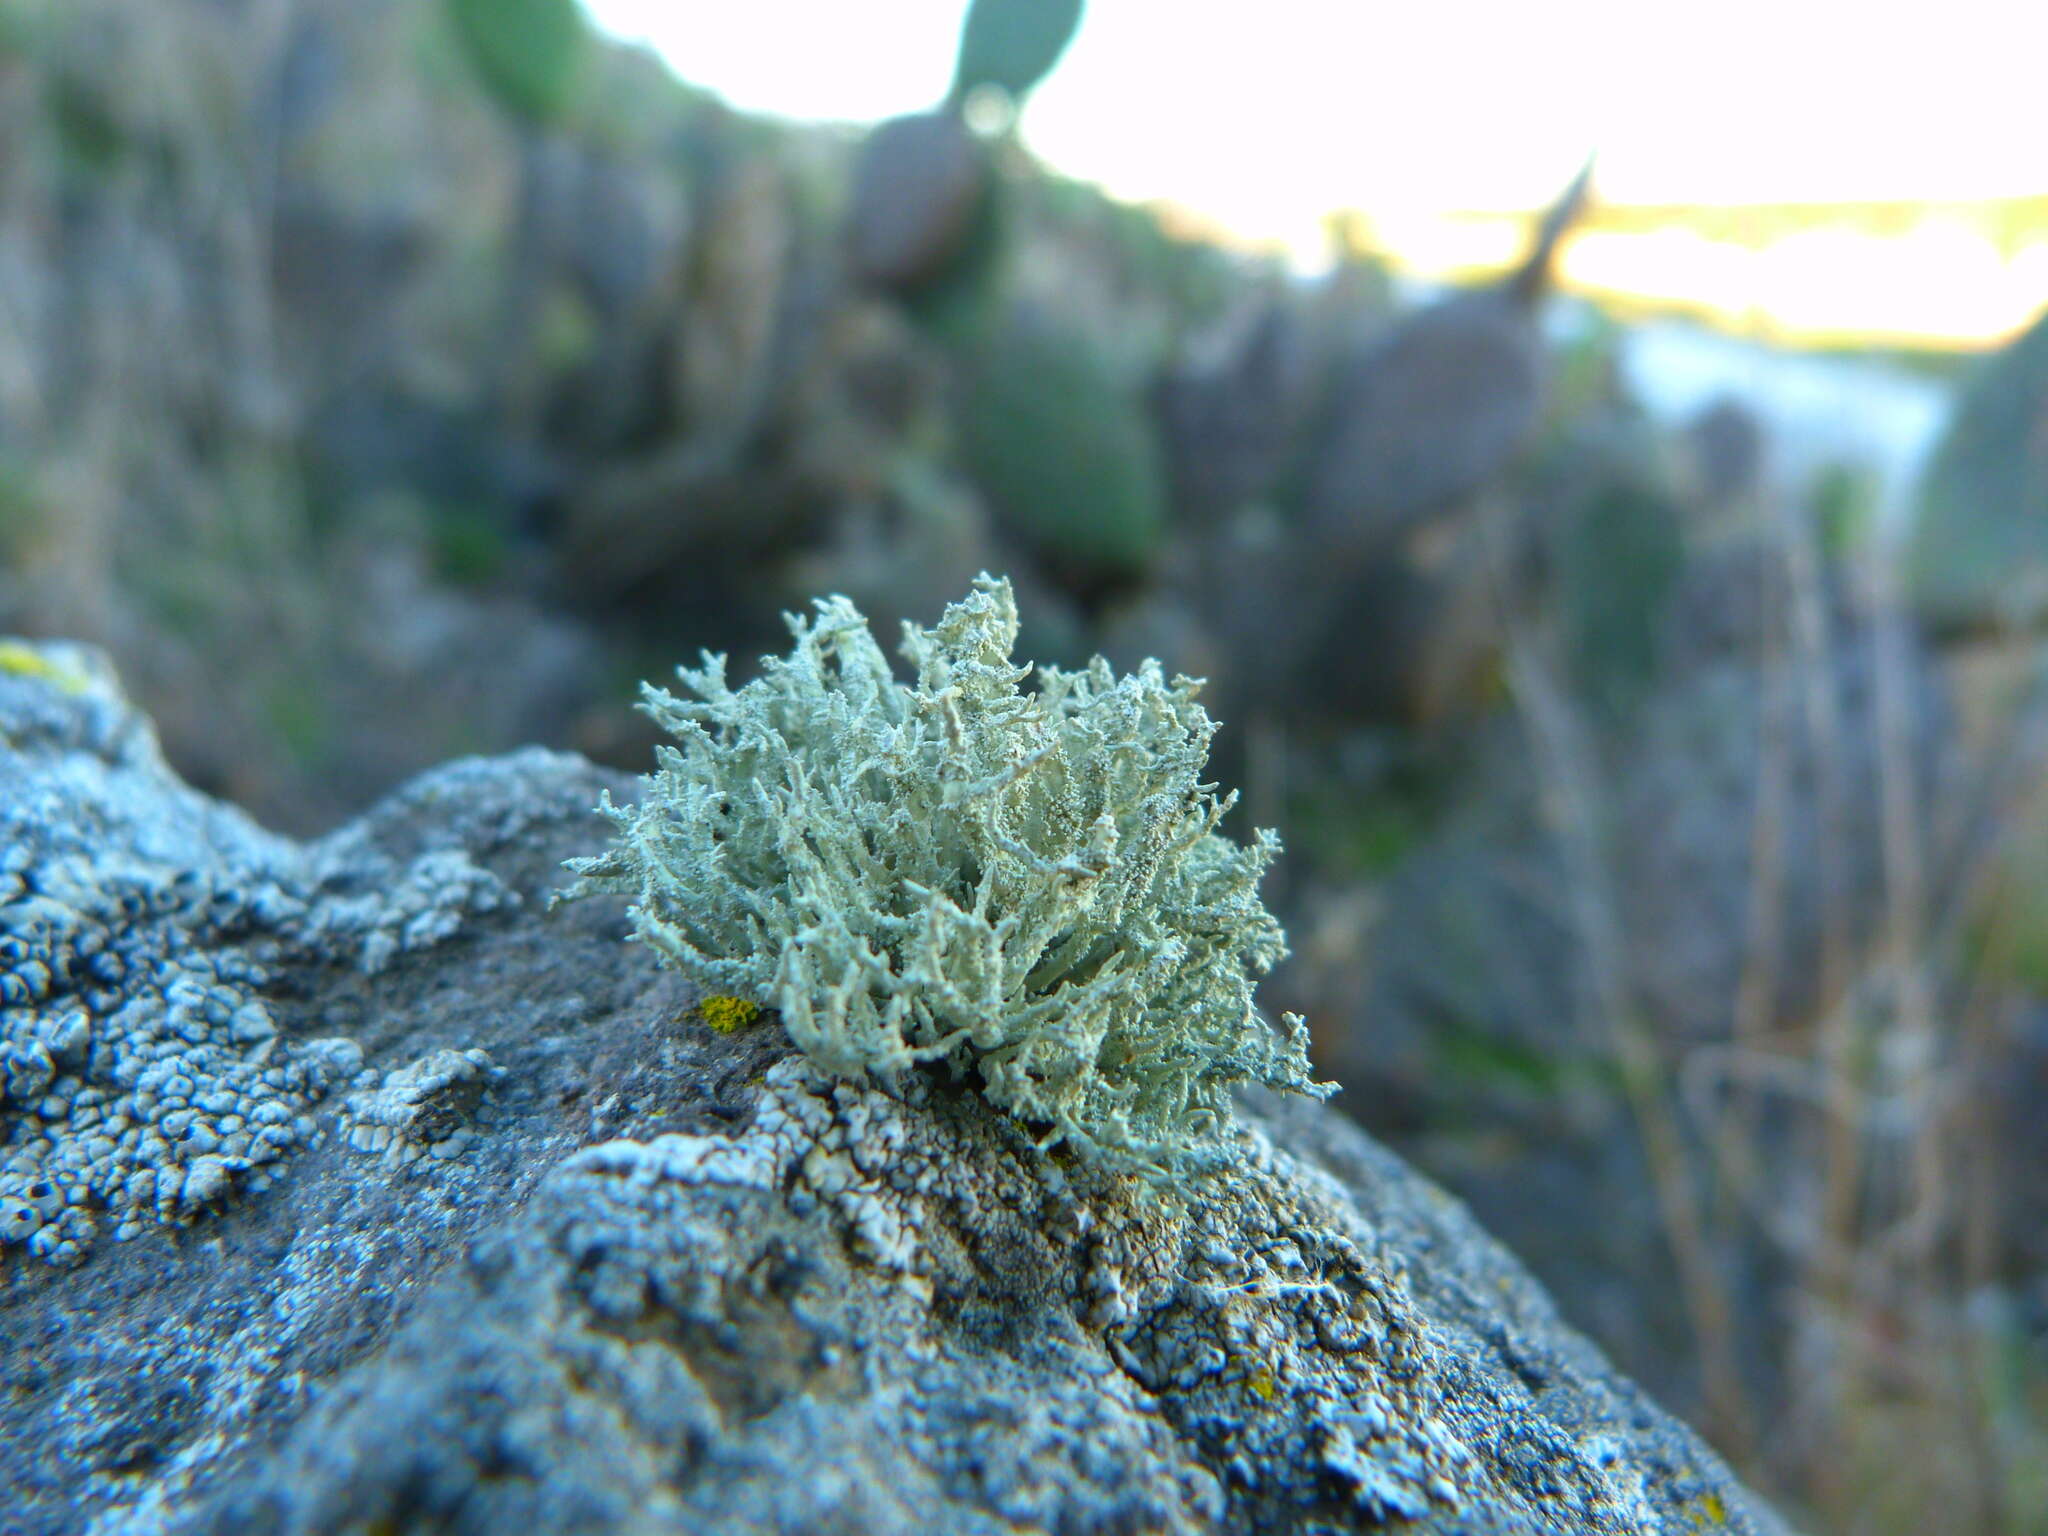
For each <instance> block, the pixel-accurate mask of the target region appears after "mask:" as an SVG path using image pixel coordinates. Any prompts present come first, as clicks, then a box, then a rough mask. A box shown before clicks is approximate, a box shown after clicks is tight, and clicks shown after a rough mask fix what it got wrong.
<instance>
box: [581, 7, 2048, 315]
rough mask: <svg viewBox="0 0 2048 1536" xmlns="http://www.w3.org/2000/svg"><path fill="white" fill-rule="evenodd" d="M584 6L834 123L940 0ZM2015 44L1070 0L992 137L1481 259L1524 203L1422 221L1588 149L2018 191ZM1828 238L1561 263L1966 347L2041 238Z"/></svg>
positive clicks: (1695, 297) (1498, 193) (1301, 240)
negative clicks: (1058, 44) (1472, 222)
mask: <svg viewBox="0 0 2048 1536" xmlns="http://www.w3.org/2000/svg"><path fill="white" fill-rule="evenodd" d="M584 3H585V4H586V5H587V6H588V8H589V9H590V11H591V13H592V15H593V16H595V17H596V18H597V20H598V22H599V24H600V25H602V26H604V27H605V28H607V29H608V30H610V31H612V32H614V33H617V34H619V35H621V36H624V37H629V38H636V39H640V40H643V41H645V42H647V43H649V44H651V45H652V46H653V47H654V48H655V49H656V51H658V52H659V53H661V54H662V55H663V56H664V57H666V58H667V59H668V61H669V62H670V64H671V65H672V66H673V68H674V69H675V70H676V72H677V73H678V74H679V75H681V76H683V77H684V78H685V79H687V80H690V81H692V82H693V83H695V84H697V85H701V86H705V87H708V88H710V89H711V90H714V91H716V92H718V93H719V94H720V95H722V96H723V97H724V98H725V99H726V100H727V101H729V102H730V103H731V104H732V105H734V106H735V107H738V108H740V109H742V110H745V111H752V112H761V113H771V114H776V115H780V116H784V117H792V118H804V119H814V120H838V121H846V122H855V123H859V122H871V121H875V120H878V119H880V118H885V117H890V116H894V115H895V114H897V113H901V112H912V111H916V110H919V109H920V108H923V107H927V106H930V105H931V104H933V103H934V102H936V101H937V100H938V99H939V98H940V97H941V96H942V95H943V94H944V93H945V90H946V87H947V85H948V83H949V82H950V80H951V77H952V68H953V51H954V46H955V43H956V40H957V39H958V36H959V31H960V21H961V17H962V15H963V14H964V12H965V10H966V0H867V3H860V0H737V3H732V4H722V5H710V4H696V5H693V4H689V3H687V0H584ZM2044 61H2048V5H2044V4H2042V3H2041V0H1936V3H1935V4H1933V5H1930V4H1928V3H1927V0H1913V3H1901V0H1859V3H1848V0H1717V3H1716V4H1713V5H1706V6H1703V5H1700V4H1697V3H1692V4H1682V5H1681V4H1676V3H1671V0H1550V3H1548V4H1542V5H1536V4H1529V3H1527V0H1513V3H1510V0H1465V3H1462V4H1461V3H1455V0H1454V3H1448V4H1427V3H1425V4H1409V5H1405V6H1399V7H1387V6H1380V5H1374V4H1368V3H1365V0H1260V3H1259V4H1257V5H1256V6H1254V5H1253V4H1251V3H1250V0H1229V3H1224V0H1088V4H1087V10H1086V13H1085V15H1084V17H1083V19H1082V23H1081V30H1080V33H1079V35H1078V36H1076V37H1075V39H1074V41H1073V43H1072V45H1071V46H1070V47H1069V48H1068V50H1067V53H1066V55H1065V57H1064V58H1063V59H1061V61H1060V63H1059V65H1058V66H1057V67H1056V68H1055V69H1054V71H1053V73H1052V75H1051V76H1050V77H1049V78H1048V79H1047V80H1046V82H1045V84H1044V85H1043V86H1041V87H1040V88H1039V90H1038V91H1037V92H1035V93H1034V94H1033V96H1032V97H1031V99H1030V102H1029V103H1028V105H1027V107H1026V109H1025V112H1024V116H1023V119H1022V123H1021V125H1020V127H1021V132H1022V134H1023V136H1024V139H1025V141H1026V142H1027V143H1028V144H1029V145H1030V147H1031V148H1032V149H1033V150H1034V151H1036V152H1037V154H1038V155H1039V156H1040V157H1041V158H1043V159H1044V160H1045V161H1046V162H1048V163H1049V164H1050V165H1052V166H1053V167H1055V168H1056V169H1058V170H1060V171H1063V172H1065V173H1067V174H1068V175H1071V176H1075V177H1078V178H1080V179H1082V180H1086V181H1092V182H1096V183H1098V184H1100V185H1101V186H1102V187H1103V188H1104V189H1105V190H1106V191H1108V192H1109V193H1111V194H1112V195H1114V196H1117V197H1120V198H1124V199H1127V200H1130V201H1149V200H1152V199H1167V200H1170V201H1172V202H1174V203H1177V204H1180V205H1182V206H1183V207H1186V208H1188V209H1189V210H1191V211H1192V212H1193V213H1195V214H1196V215H1198V216H1200V217H1201V218H1202V219H1203V220H1204V221H1205V222H1213V223H1214V224H1215V225H1218V226H1221V227H1222V228H1224V229H1227V230H1230V231H1232V232H1234V233H1235V234H1237V235H1238V236H1239V237H1241V238H1243V239H1246V240H1249V241H1255V242H1260V243H1267V242H1271V243H1277V244H1280V245H1283V246H1285V247H1286V248H1287V249H1289V250H1290V251H1292V252H1293V253H1294V254H1295V256H1296V258H1297V259H1298V260H1300V261H1302V262H1304V263H1305V264H1308V265H1314V264H1318V263H1319V261H1320V259H1321V257H1322V256H1323V255H1324V254H1325V253H1326V251H1327V244H1326V241H1325V238H1324V235H1323V222H1322V221H1323V217H1324V215H1326V214H1327V213H1329V212H1330V211H1332V210H1333V209H1338V208H1356V209H1360V210H1362V211H1363V212H1365V213H1366V214H1367V215H1368V217H1369V219H1370V220H1371V227H1372V229H1373V231H1374V233H1375V238H1376V241H1377V243H1379V244H1380V246H1381V248H1382V249H1385V250H1388V251H1391V252H1392V253H1393V254H1394V255H1395V257H1396V258H1397V260H1399V261H1400V262H1401V263H1402V264H1403V265H1405V266H1407V267H1408V268H1409V269H1410V270H1412V271H1416V272H1419V273H1423V274H1427V275H1433V276H1449V275H1453V274H1456V273H1460V272H1470V271H1471V270H1472V269H1473V268H1474V266H1475V265H1477V266H1487V265H1504V264H1506V263H1507V262H1509V261H1511V260H1512V259H1513V257H1514V255H1515V253H1516V252H1517V251H1518V250H1519V249H1520V247H1521V244H1522V241H1523V239H1524V238H1525V235H1526V224H1525V223H1522V222H1513V223H1503V224H1501V225H1500V226H1499V227H1497V228H1493V229H1491V230H1480V229H1473V228H1463V229H1461V228H1458V227H1455V226H1454V225H1453V224H1452V223H1451V222H1450V221H1446V220H1443V219H1441V218H1438V217H1436V216H1437V215H1441V214H1444V213H1447V212H1451V211H1454V210H1513V209H1532V208H1537V207H1540V206H1543V205H1545V204H1547V203H1548V202H1550V201H1551V199H1552V198H1554V197H1555V196H1556V194H1557V193H1558V192H1559V190H1561V189H1562V188H1563V186H1564V185H1565V184H1566V183H1567V182H1568V181H1569V180H1570V179H1571V177H1572V175H1573V173H1574V172H1575V171H1576V170H1577V169H1578V167H1579V166H1580V165H1581V164H1582V163H1583V162H1584V160H1585V159H1586V157H1587V155H1588V154H1589V153H1591V152H1593V151H1594V150H1596V149H1597V150H1598V152H1599V170H1598V174H1597V176H1596V178H1595V190H1596V195H1597V197H1598V198H1599V199H1600V200H1601V201H1604V202H1607V203H1609V204H1629V203H1638V204H1639V203H1667V202H1669V203H1734V204H1742V203H1759V202H1828V201H1835V200H1844V201H1853V200H1883V199H1906V200H1917V199H1926V200H1930V201H1942V200H1959V201H1960V200H1968V199H1976V198H1990V197H2015V196H2029V195H2040V194H2048V105H2044V103H2048V62H2044ZM1936 222H1937V226H1939V222H1940V221H1938V220H1937V221H1936ZM1475 241H1477V242H1479V243H1480V244H1482V245H1486V246H1487V248H1486V249H1485V250H1483V251H1480V250H1476V249H1475V248H1474V244H1473V243H1474V242H1475ZM1850 246H1853V247H1854V249H1850V248H1849V247H1845V246H1842V245H1841V243H1840V242H1839V241H1837V242H1836V243H1835V244H1834V245H1830V244H1829V243H1828V240H1827V239H1826V238H1822V239H1819V240H1817V241H1816V240H1805V241H1800V242H1788V243H1786V244H1785V245H1784V246H1783V247H1782V248H1772V249H1769V250H1764V251H1749V250H1744V249H1742V248H1740V247H1737V246H1735V245H1729V244H1721V245H1715V244H1712V243H1710V242H1705V241H1701V240H1698V239H1696V238H1694V237H1691V236H1688V235H1686V234H1684V233H1683V232H1682V231H1676V230H1674V231H1670V232H1669V237H1668V238H1664V237H1659V236H1650V237H1620V238H1616V237H1610V236H1606V235H1600V234H1596V233H1593V232H1582V233H1581V234H1580V236H1579V238H1578V239H1577V240H1576V241H1574V242H1573V244H1572V245H1571V246H1570V247H1568V248H1567V250H1566V252H1565V256H1564V262H1563V280H1564V282H1565V284H1566V285H1567V286H1568V287H1572V288H1575V289H1576V290H1577V291H1580V292H1586V293H1596V294H1597V293H1601V292H1606V293H1615V294H1626V295H1632V296H1636V297H1640V298H1662V299H1667V300H1673V301H1678V302H1681V303H1683V304H1685V305H1687V306H1689V307H1691V308H1693V309H1696V310H1699V311H1702V312H1705V313H1711V314H1714V315H1716V316H1718V317H1719V318H1720V320H1721V321H1722V323H1723V324H1725V325H1729V326H1732V327H1734V328H1737V329H1744V328H1748V327H1751V326H1759V327H1762V328H1764V329H1765V330H1769V331H1771V332H1772V333H1773V334H1776V335H1779V336H1781V337H1784V338H1787V339H1791V338H1794V337H1799V336H1803V337H1805V338H1806V339H1808V340H1848V339H1859V338H1860V339H1866V340H1873V341H1884V342H1887V343H1894V342H1895V343H1898V344H1913V343H1915V342H1916V341H1917V342H1921V343H1926V344H1931V345H1968V346H1988V345H1992V344H1994V343H1996V342H1997V341H1999V340H2001V339H2003V338H2004V337H2007V336H2010V335H2012V334H2013V333H2014V332H2016V331H2017V330H2018V329H2019V328H2020V327H2021V326H2023V325H2025V324H2026V323H2027V322H2028V321H2029V320H2030V319H2031V317H2032V316H2034V315H2035V314H2037V313H2039V312H2040V310H2041V309H2042V307H2043V306H2044V305H2048V242H2044V243H2037V244H2036V245H2034V246H2033V247H2032V248H2030V249H2027V250H2024V251H2020V252H2018V253H2017V254H2015V253H2014V252H2013V251H2010V250H2004V249H2001V248H1999V247H1998V246H1997V244H1996V242H1995V241H1993V240H1992V239H1991V238H1990V237H1989V236H1988V235H1987V234H1986V233H1985V232H1984V231H1983V230H1982V229H1976V230H1972V229H1969V228H1961V229H1956V230H1950V229H1947V228H1945V227H1934V228H1930V229H1915V230H1912V231H1909V232H1905V233H1902V235H1901V236H1899V237H1897V238H1886V239H1878V238H1873V237H1869V236H1863V237H1859V238H1857V239H1854V240H1851V241H1850ZM1475 254H1476V256H1477V261H1476V263H1475V261H1474V260H1473V258H1474V256H1475Z"/></svg>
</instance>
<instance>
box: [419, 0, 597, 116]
mask: <svg viewBox="0 0 2048 1536" xmlns="http://www.w3.org/2000/svg"><path fill="white" fill-rule="evenodd" d="M446 4H447V7H448V17H449V20H450V21H452V22H453V23H454V26H455V32H456V35H457V36H458V37H459V38H460V39H461V40H462V46H463V52H464V54H465V55H467V57H468V59H469V62H470V64H471V66H472V67H473V68H474V69H475V70H476V72H477V75H478V77H479V78H480V79H481V80H482V81H483V84H484V88H485V89H486V90H488V91H489V92H490V93H491V95H492V96H493V97H494V98H495V99H496V100H497V102H498V103H499V105H501V106H503V107H504V108H505V109H506V110H507V111H509V112H511V113H513V114H514V115H515V116H518V117H521V118H525V119H527V120H529V121H531V122H536V123H547V122H552V121H554V120H555V119H556V118H557V117H559V116H560V115H561V113H562V110H563V109H564V108H565V107H566V106H567V105H568V103H569V98H570V95H571V93H572V92H573V91H574V89H575V86H576V78H577V74H578V72H579V70H580V69H581V67H582V64H583V60H584V55H585V54H586V52H587V51H588V49H589V41H590V39H589V34H588V32H587V30H586V28H585V25H584V21H583V12H582V10H581V9H580V8H579V7H578V6H577V4H576V0H446Z"/></svg>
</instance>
